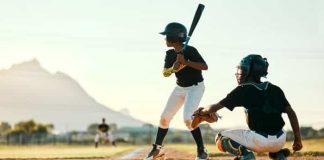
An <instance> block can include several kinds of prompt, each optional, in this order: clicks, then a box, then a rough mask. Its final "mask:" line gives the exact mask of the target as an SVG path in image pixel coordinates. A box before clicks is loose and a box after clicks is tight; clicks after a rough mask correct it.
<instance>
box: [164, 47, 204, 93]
mask: <svg viewBox="0 0 324 160" xmlns="http://www.w3.org/2000/svg"><path fill="white" fill-rule="evenodd" d="M182 54H183V56H184V59H185V60H189V61H192V62H199V63H205V64H206V62H205V60H204V59H203V58H202V56H201V55H200V54H199V52H198V51H197V49H196V48H194V47H192V46H187V48H186V49H185V51H184V52H183V53H182ZM176 59H177V53H176V52H175V50H174V49H170V50H168V51H167V52H166V55H165V59H164V68H170V67H172V66H173V63H174V62H175V61H176ZM175 75H176V77H177V84H178V85H179V86H181V87H189V86H192V85H197V83H199V82H202V81H203V80H204V78H203V76H202V73H201V70H197V69H194V68H191V67H188V66H186V67H185V68H183V69H182V70H180V71H178V72H176V73H175Z"/></svg>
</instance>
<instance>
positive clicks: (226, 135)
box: [195, 54, 303, 160]
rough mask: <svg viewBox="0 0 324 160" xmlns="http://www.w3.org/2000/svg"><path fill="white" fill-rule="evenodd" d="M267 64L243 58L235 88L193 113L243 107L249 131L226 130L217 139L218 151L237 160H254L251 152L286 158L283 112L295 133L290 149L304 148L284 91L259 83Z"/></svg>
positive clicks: (259, 59)
mask: <svg viewBox="0 0 324 160" xmlns="http://www.w3.org/2000/svg"><path fill="white" fill-rule="evenodd" d="M268 65H269V64H268V61H267V59H266V58H262V56H260V55H255V54H252V55H248V56H246V57H244V58H243V59H242V60H241V62H240V64H239V65H238V66H237V73H236V74H235V75H236V79H237V82H238V86H237V87H236V88H235V89H234V90H232V91H231V92H230V93H229V94H228V95H227V96H226V97H225V98H224V99H223V100H221V101H220V102H218V103H216V104H213V105H210V106H208V107H206V108H204V109H203V110H201V109H199V110H197V111H196V112H195V115H196V114H198V116H199V115H206V114H210V113H214V112H217V111H218V110H220V109H222V108H224V107H225V108H227V109H229V110H231V111H232V110H233V109H234V108H235V107H239V106H243V107H244V108H245V113H246V120H247V124H248V126H249V128H250V129H249V130H244V129H233V130H225V131H221V132H220V133H219V134H218V136H217V137H216V144H217V146H218V148H219V150H221V151H223V152H229V153H231V154H233V155H235V156H237V159H240V160H254V159H255V157H254V154H253V152H269V157H270V158H271V159H274V160H286V159H287V158H286V157H287V156H288V154H289V150H288V151H287V149H282V148H283V146H284V145H285V143H286V133H285V131H284V130H283V126H284V125H285V122H284V120H283V118H282V114H283V113H286V114H287V115H288V118H289V121H290V124H291V127H292V129H293V132H294V138H295V139H294V143H293V146H292V148H293V150H294V151H299V150H301V149H302V147H303V145H302V142H301V136H300V131H299V124H298V119H297V116H296V114H295V111H294V110H293V109H292V107H291V106H290V104H289V102H288V100H287V99H286V97H285V95H284V92H283V91H282V90H281V88H280V87H278V86H276V85H274V84H272V83H270V82H267V81H266V82H261V77H265V76H266V75H267V74H268Z"/></svg>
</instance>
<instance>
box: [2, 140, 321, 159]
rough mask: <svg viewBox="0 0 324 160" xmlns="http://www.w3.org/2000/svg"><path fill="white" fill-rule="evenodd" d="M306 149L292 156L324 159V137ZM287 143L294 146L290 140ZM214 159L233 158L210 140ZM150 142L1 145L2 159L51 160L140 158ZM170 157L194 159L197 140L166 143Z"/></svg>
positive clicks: (209, 146) (294, 157)
mask: <svg viewBox="0 0 324 160" xmlns="http://www.w3.org/2000/svg"><path fill="white" fill-rule="evenodd" d="M303 144H304V148H303V150H302V152H297V153H295V154H294V155H293V156H291V157H290V158H289V159H295V160H302V159H303V160H304V159H307V160H308V159H309V160H320V159H324V138H323V139H315V140H304V141H303ZM286 146H287V147H290V146H291V142H288V143H287V145H286ZM206 147H207V148H208V150H209V156H210V159H212V160H216V159H221V160H223V159H224V160H225V159H233V157H232V156H229V155H228V154H224V153H220V152H219V151H218V150H217V149H216V146H215V145H213V144H209V145H207V146H206ZM149 149H150V146H147V145H146V146H139V145H120V146H118V147H116V148H115V147H113V146H100V147H99V148H97V149H95V148H94V147H93V146H79V145H72V146H71V145H45V146H43V145H32V146H29V145H27V146H12V145H10V146H7V145H1V146H0V159H5V160H12V159H18V160H26V159H34V160H35V159H36V160H49V159H57V160H60V159H69V160H71V159H73V160H81V159H92V160H98V159H104V160H139V159H142V158H143V157H144V156H145V154H146V153H147V152H148V151H149ZM165 150H166V155H167V159H168V160H176V159H177V160H181V159H182V160H191V159H194V157H195V146H194V145H193V144H169V145H168V144H167V145H166V147H165ZM257 159H268V158H267V155H266V154H257Z"/></svg>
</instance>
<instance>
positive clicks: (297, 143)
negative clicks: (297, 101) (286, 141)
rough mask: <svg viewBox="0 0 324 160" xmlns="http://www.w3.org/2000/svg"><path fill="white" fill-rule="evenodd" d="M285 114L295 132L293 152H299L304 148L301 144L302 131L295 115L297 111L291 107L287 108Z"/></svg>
mask: <svg viewBox="0 0 324 160" xmlns="http://www.w3.org/2000/svg"><path fill="white" fill-rule="evenodd" d="M285 112H286V113H287V115H288V118H289V121H290V125H291V128H292V130H293V132H294V144H293V150H294V151H299V150H301V149H302V148H303V144H302V142H301V136H300V130H299V123H298V118H297V115H296V113H295V111H294V110H293V109H292V108H291V106H290V105H288V106H286V107H285Z"/></svg>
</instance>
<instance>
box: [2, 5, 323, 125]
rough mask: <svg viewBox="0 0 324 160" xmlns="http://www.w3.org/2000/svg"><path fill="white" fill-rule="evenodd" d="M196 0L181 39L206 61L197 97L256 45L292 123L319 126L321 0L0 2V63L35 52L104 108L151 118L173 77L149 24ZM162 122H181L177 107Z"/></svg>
mask: <svg viewBox="0 0 324 160" xmlns="http://www.w3.org/2000/svg"><path fill="white" fill-rule="evenodd" d="M199 3H203V4H205V6H206V8H205V10H204V13H203V15H202V17H201V19H200V22H199V24H198V26H197V28H196V30H195V32H194V34H193V36H192V38H191V41H190V42H189V43H190V45H193V46H195V47H196V48H197V49H198V50H199V52H200V53H201V55H202V56H203V57H204V59H205V60H206V62H207V64H208V66H209V70H208V71H204V72H203V75H204V78H205V85H206V91H205V94H204V96H203V99H202V101H201V106H205V105H208V104H211V103H216V102H218V101H219V100H221V99H222V98H224V97H225V96H226V94H227V93H229V92H230V91H231V90H232V89H233V88H234V87H236V85H237V84H236V80H235V77H234V72H235V66H236V64H237V63H238V62H239V61H240V59H241V58H242V57H244V56H246V55H247V54H251V53H254V54H261V55H263V56H264V57H267V58H268V61H269V63H270V66H269V74H268V80H269V81H270V82H272V83H274V84H277V85H279V86H280V87H281V88H282V89H283V90H284V92H285V94H286V97H287V98H288V100H289V102H290V103H291V105H292V107H293V108H294V109H295V111H296V113H297V115H298V117H299V121H300V124H301V125H304V126H313V127H315V128H319V127H323V126H324V120H323V118H322V115H323V114H324V103H323V101H322V100H323V99H324V94H323V90H324V84H323V82H324V75H323V68H324V1H321V0H312V1H307V0H286V1H282V0H272V1H267V0H246V1H239V0H210V1H194V0H191V1H188V0H177V1H173V0H163V1H149V0H136V1H130V0H128V1H127V0H119V1H107V0H91V1H90V0H69V1H66V0H27V1H19V0H10V1H0V70H1V69H8V68H9V67H10V66H11V65H13V64H17V63H21V62H24V61H29V60H31V59H34V58H36V59H37V60H38V61H39V62H40V63H41V65H42V66H43V67H44V68H45V69H47V70H48V71H50V72H51V73H55V72H56V71H61V72H64V73H66V74H68V75H70V76H71V77H72V78H73V79H75V80H76V81H78V82H79V83H80V84H81V86H82V87H83V88H84V89H85V90H86V91H87V92H88V94H89V95H91V96H92V97H93V98H94V99H96V100H97V101H98V102H100V103H102V104H104V105H106V106H107V107H109V108H111V109H113V110H116V111H120V110H123V112H129V113H130V115H132V116H134V117H136V118H137V119H140V120H143V121H145V122H149V123H153V124H155V125H157V124H158V121H159V117H160V114H161V112H162V110H163V108H164V105H165V104H166V101H167V99H168V96H169V95H170V93H171V91H172V89H173V87H174V86H175V77H174V76H172V77H170V78H164V77H163V76H162V72H161V71H162V68H163V63H164V55H165V51H166V50H168V48H167V47H166V46H165V41H164V37H163V36H161V35H159V34H158V33H159V32H160V31H162V30H163V29H164V27H165V25H166V24H168V23H169V22H180V23H183V24H184V25H185V26H187V27H189V26H190V24H191V21H192V18H193V15H194V12H195V10H196V7H197V5H198V4H199ZM220 114H221V115H222V116H223V120H222V121H220V122H219V123H218V124H217V125H213V127H237V126H239V127H242V126H245V124H244V123H245V122H244V114H243V111H242V110H241V109H236V110H235V111H234V112H230V111H228V110H226V109H224V110H222V111H220ZM14 115H15V113H12V116H14ZM285 118H286V116H285ZM286 119H287V118H286ZM171 127H175V128H181V129H183V128H185V125H184V124H183V120H182V110H181V111H179V113H178V114H177V116H176V117H175V119H174V120H173V121H172V123H171ZM286 128H290V125H289V123H287V125H286Z"/></svg>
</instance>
